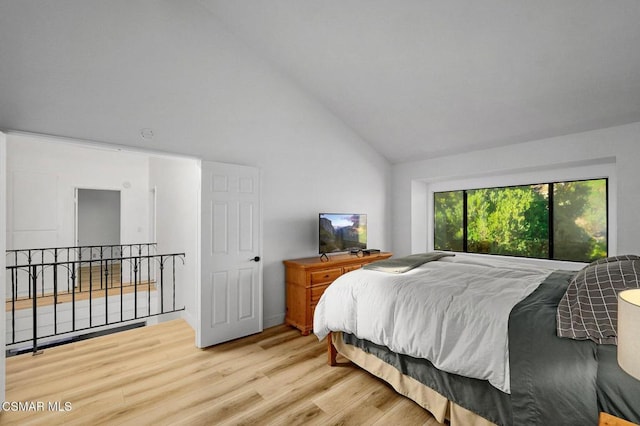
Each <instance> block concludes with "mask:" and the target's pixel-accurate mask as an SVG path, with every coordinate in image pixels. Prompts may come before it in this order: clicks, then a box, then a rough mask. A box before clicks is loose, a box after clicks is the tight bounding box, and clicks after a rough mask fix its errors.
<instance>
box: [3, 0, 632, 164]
mask: <svg viewBox="0 0 640 426" xmlns="http://www.w3.org/2000/svg"><path fill="white" fill-rule="evenodd" d="M116 5H117V7H116ZM160 8H162V13H157V14H156V13H152V12H154V11H155V10H157V9H160ZM0 12H2V14H4V17H2V16H0V24H2V25H0V26H1V27H4V30H2V29H1V28H0V35H1V36H2V37H1V38H0V53H2V55H4V57H2V58H0V71H1V73H0V74H4V77H3V76H2V75H0V126H3V125H4V126H9V127H16V128H18V129H21V127H24V126H26V127H31V128H27V129H24V130H33V131H40V130H43V131H50V132H52V133H55V132H56V129H58V128H62V126H70V125H73V126H81V124H79V123H78V119H79V118H80V119H82V120H84V121H86V129H82V128H81V127H77V128H78V129H79V131H78V133H79V134H78V135H69V136H86V137H96V138H98V139H100V133H99V131H103V132H111V133H110V134H111V135H112V137H113V138H114V139H115V141H116V142H117V141H118V140H120V139H122V138H124V135H123V136H122V138H119V136H118V134H117V133H114V132H116V130H114V129H115V128H116V127H125V125H130V126H131V127H135V126H138V128H139V127H145V126H146V124H145V123H147V122H149V121H153V120H151V118H153V119H155V120H156V121H158V122H162V121H163V120H164V121H165V122H166V120H170V119H181V120H182V123H183V124H186V126H184V127H183V128H184V129H185V130H183V131H184V132H188V131H189V130H188V129H189V126H192V127H197V126H199V124H198V123H197V119H198V117H197V113H198V111H199V110H201V109H202V105H205V102H208V101H206V100H205V98H206V97H207V96H208V95H211V98H213V97H215V95H219V92H220V91H224V90H225V88H224V87H222V86H221V87H216V88H215V90H214V89H212V88H209V89H207V87H203V85H202V84H201V82H202V81H204V80H205V79H207V78H216V75H214V73H213V72H212V70H216V69H218V70H219V68H216V66H217V64H215V63H214V59H211V58H208V57H207V56H206V55H203V52H206V51H207V44H209V43H212V44H213V42H214V38H220V37H223V36H224V37H227V36H229V37H231V38H233V39H234V40H236V42H237V43H239V44H240V45H241V46H243V48H244V49H247V50H248V51H251V52H253V54H254V55H255V56H256V57H259V58H260V60H261V61H264V62H266V63H268V64H270V66H271V67H273V68H274V69H275V70H277V71H278V72H279V73H281V74H282V75H284V76H285V78H286V79H287V80H288V81H290V82H292V84H294V85H295V86H296V87H297V88H299V89H300V91H302V92H305V93H307V94H308V95H309V96H311V97H312V98H314V99H315V100H317V101H318V102H319V103H321V104H322V105H323V106H324V108H325V109H326V110H327V111H329V112H330V113H331V114H333V115H334V116H335V117H336V118H337V119H338V120H340V121H341V122H342V123H344V124H345V125H346V126H347V127H348V128H350V129H352V130H353V131H354V132H355V133H356V134H357V135H359V136H360V137H361V138H362V139H363V140H364V141H366V142H368V143H369V144H371V145H372V146H373V147H374V148H375V149H376V150H377V151H378V152H380V153H381V154H382V155H384V156H385V157H386V158H387V159H388V160H389V161H391V162H394V163H397V162H404V161H408V160H413V159H422V158H429V157H437V156H442V155H447V154H453V153H459V152H466V151H470V150H477V149H483V148H488V147H495V146H503V145H508V144H515V143H521V142H526V141H531V140H537V139H542V138H546V137H552V136H558V135H564V134H570V133H576V132H581V131H588V130H593V129H598V128H605V127H610V126H615V125H621V124H626V123H631V122H637V121H640V47H639V46H640V1H638V0H608V1H605V0H482V1H477V0H446V1H444V0H441V1H436V0H322V1H318V0H242V1H236V0H190V1H187V0H179V1H178V0H163V1H149V0H136V1H113V2H109V3H101V2H95V3H88V2H85V1H73V0H61V1H58V2H55V3H53V2H46V1H42V0H40V1H34V0H30V1H27V0H24V1H22V0H21V1H20V2H15V1H11V0H0ZM172 17H175V18H172ZM16 19H18V20H16ZM20 19H23V20H28V21H29V22H21V21H20ZM191 21H194V22H193V23H192V24H190V22H191ZM195 21H197V22H195ZM207 25H208V26H210V27H211V28H224V34H223V35H221V33H220V32H219V30H217V31H211V32H208V31H207V30H206V29H205V30H203V29H202V28H206V26H207ZM25 27H26V29H25ZM165 28H166V29H167V31H171V33H166V34H163V31H164V30H163V29H165ZM191 28H198V31H193V32H191ZM176 34H183V36H180V38H181V40H178V41H176ZM23 45H24V46H25V48H22V47H21V46H23ZM93 46H97V48H96V49H99V50H95V51H94V50H92V49H93ZM185 47H186V48H185ZM217 54H218V55H223V56H225V58H226V59H227V60H235V59H234V57H233V54H232V53H230V52H227V51H225V50H224V49H220V48H218V51H217ZM217 60H220V58H217ZM196 61H201V62H202V63H203V64H204V65H201V66H199V67H198V66H196V65H195V63H196ZM3 62H4V64H3ZM16 62H20V64H21V65H20V67H14V66H13V65H11V64H10V63H16ZM176 64H178V65H176ZM133 67H135V68H136V69H134V70H132V68H133ZM39 70H40V71H42V73H40V74H39V73H38V71H39ZM245 72H246V73H247V75H246V78H247V79H248V80H250V78H251V76H250V71H249V70H247V71H245ZM221 73H222V71H220V72H219V73H218V74H219V75H220V74H221ZM228 74H229V73H228V72H227V75H225V78H238V77H234V76H230V75H228ZM171 79H173V80H171ZM111 80H113V81H116V80H117V81H118V82H119V83H118V85H117V86H116V85H115V84H113V82H111V83H109V82H110V81H111ZM163 81H165V82H170V84H164V85H163V84H162V82H163ZM109 84H111V85H109ZM221 84H222V83H221ZM75 90H81V91H82V93H83V98H82V99H79V98H77V97H73V91H75ZM207 90H208V91H209V92H211V93H208V92H207ZM114 91H118V93H113V92H114ZM214 92H215V93H214ZM43 96H44V98H43ZM92 96H95V97H99V100H98V101H96V100H92V99H91V98H92ZM162 99H173V100H175V101H176V102H180V101H182V102H183V109H182V110H178V109H176V110H171V109H170V108H171V105H169V104H168V103H166V102H165V103H161V102H158V100H162ZM57 101H60V103H56V102H57ZM92 102H94V103H92ZM9 103H12V104H11V105H9ZM198 103H201V104H198ZM145 105H147V106H153V108H148V107H145ZM158 105H160V106H158ZM206 105H207V107H208V108H219V106H218V105H215V104H213V103H211V102H209V103H208V104H206ZM118 106H122V108H121V109H118ZM127 106H129V109H127ZM237 107H238V108H239V107H240V106H237ZM61 108H62V111H63V112H64V115H62V114H60V116H57V115H56V114H57V113H58V112H59V111H61ZM185 108H186V109H185ZM189 108H193V109H189ZM27 110H28V111H29V114H30V117H31V119H32V120H39V121H38V122H39V123H47V120H50V123H51V125H49V126H46V125H43V126H42V129H40V128H38V127H37V126H29V123H30V122H29V121H28V120H25V119H24V117H25V112H26V111H27ZM152 110H153V113H154V114H155V116H154V117H150V116H145V113H146V112H148V111H152ZM107 113H108V114H115V115H113V117H112V118H113V120H112V121H110V122H106V121H104V120H103V121H100V120H102V117H104V116H105V114H107ZM222 113H223V112H222V111H221V114H222ZM228 114H229V116H231V115H232V114H231V113H228ZM214 115H215V114H214ZM65 120H68V122H65ZM74 120H76V121H74ZM145 120H147V121H145ZM56 126H59V127H56ZM100 126H103V127H104V128H103V129H100ZM80 130H86V131H80ZM91 132H95V133H91ZM171 136H172V137H174V138H175V136H176V135H171Z"/></svg>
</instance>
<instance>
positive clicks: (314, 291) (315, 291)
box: [311, 284, 329, 304]
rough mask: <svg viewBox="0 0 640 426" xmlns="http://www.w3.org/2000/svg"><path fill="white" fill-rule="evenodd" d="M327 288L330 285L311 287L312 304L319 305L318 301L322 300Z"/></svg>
mask: <svg viewBox="0 0 640 426" xmlns="http://www.w3.org/2000/svg"><path fill="white" fill-rule="evenodd" d="M327 287H329V284H327V285H319V286H316V287H311V303H312V304H316V303H318V300H320V296H322V293H324V291H325V290H326V289H327Z"/></svg>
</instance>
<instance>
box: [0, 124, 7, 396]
mask: <svg viewBox="0 0 640 426" xmlns="http://www.w3.org/2000/svg"><path fill="white" fill-rule="evenodd" d="M6 172H7V141H6V136H5V134H4V133H2V132H0V254H3V255H2V256H0V271H2V273H0V306H5V296H4V289H5V288H6V285H7V283H6V274H5V273H4V270H5V267H6V264H5V263H6V260H5V256H4V252H5V250H6V249H7V244H6V243H7V240H6V238H7V233H6V224H7V221H6V211H7V209H6V208H5V207H6V202H7V199H6V194H7V179H6ZM4 333H5V323H4V321H0V348H4V347H5V334H4ZM5 367H6V366H5V351H4V350H0V401H4V400H5V384H6V383H5V382H6V381H5V375H6V373H5Z"/></svg>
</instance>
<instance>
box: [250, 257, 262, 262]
mask: <svg viewBox="0 0 640 426" xmlns="http://www.w3.org/2000/svg"><path fill="white" fill-rule="evenodd" d="M249 261H251V262H260V256H256V257H252V258H251V259H249Z"/></svg>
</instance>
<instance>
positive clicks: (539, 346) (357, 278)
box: [314, 253, 640, 426]
mask: <svg viewBox="0 0 640 426" xmlns="http://www.w3.org/2000/svg"><path fill="white" fill-rule="evenodd" d="M615 262H632V263H631V265H632V266H633V267H634V268H635V267H638V268H637V269H638V270H639V271H640V258H639V259H635V258H624V259H623V258H621V257H616V258H610V259H608V260H607V261H606V262H605V261H604V260H603V261H602V262H600V263H598V265H588V266H587V267H585V268H584V269H583V270H581V271H579V272H576V271H561V270H551V269H543V268H539V267H533V266H530V265H526V264H517V263H513V262H508V261H504V260H493V259H488V258H487V259H482V260H477V259H474V258H472V257H467V256H453V255H450V254H448V253H427V254H419V255H413V256H410V257H407V258H401V259H389V261H381V262H379V263H378V264H377V265H376V263H374V264H371V266H369V267H368V268H366V269H361V270H357V271H353V272H350V273H348V274H345V275H343V276H342V277H340V278H339V279H338V280H336V281H335V282H334V283H333V284H331V285H330V286H329V288H327V290H326V291H325V293H324V294H323V296H322V298H321V299H320V301H319V303H318V305H317V307H316V310H315V314H314V333H315V334H316V335H317V336H318V338H319V339H320V340H322V339H324V338H327V339H328V348H329V363H330V364H335V358H336V354H337V353H340V354H341V355H343V356H345V357H346V358H347V359H349V360H350V361H352V362H353V363H355V364H357V365H358V366H360V367H361V368H363V369H365V370H367V371H369V372H371V373H372V374H374V375H376V376H378V377H380V378H382V379H383V380H385V381H387V382H388V383H389V384H391V385H392V386H393V387H394V388H395V389H396V390H397V391H398V392H399V393H401V394H403V395H405V396H407V397H409V398H411V399H413V400H414V401H416V402H417V403H418V404H419V405H421V406H422V407H424V408H425V409H427V410H429V411H430V412H431V413H432V414H433V415H434V417H435V418H436V420H438V421H440V422H444V421H445V419H446V420H448V421H449V422H450V424H451V425H452V426H458V425H491V424H497V425H535V424H539V425H549V424H554V425H590V424H593V425H595V424H597V423H598V415H599V413H600V412H607V413H610V414H612V415H614V416H617V417H619V418H622V419H626V420H629V421H632V422H635V423H640V381H638V380H636V379H634V378H632V377H631V376H629V375H627V374H626V373H625V372H623V371H622V370H621V369H620V367H619V366H618V364H617V361H616V346H615V345H613V344H598V343H597V342H596V340H598V339H594V338H591V337H590V336H588V335H587V336H586V337H585V336H584V335H581V336H572V338H567V337H566V336H560V337H559V336H558V334H561V331H560V330H559V327H560V325H561V323H562V321H564V323H566V322H567V321H574V322H576V321H577V322H580V319H578V320H576V318H575V315H576V312H577V311H575V309H574V307H575V303H574V301H573V300H572V299H571V298H570V299H567V294H568V293H569V295H570V296H571V295H573V297H574V298H575V299H576V300H582V299H581V297H583V296H584V291H586V290H585V288H584V287H585V286H586V284H585V283H586V281H588V280H583V281H585V282H582V281H580V280H577V279H576V278H577V277H583V278H584V276H585V274H586V275H587V276H590V275H589V273H591V271H592V270H593V269H594V268H595V269H596V270H597V271H598V274H599V276H600V277H601V276H602V274H603V272H602V271H603V270H605V268H606V271H605V272H606V274H605V275H607V276H609V277H610V276H612V273H611V272H610V270H609V269H610V268H611V269H612V267H613V266H614V265H615V266H617V265H618V264H617V263H615ZM603 265H604V266H603ZM625 265H626V263H625ZM585 271H587V272H585ZM623 275H624V274H623ZM623 278H625V279H623V280H622V282H616V283H615V285H616V286H619V287H620V286H622V287H629V286H631V287H633V286H638V285H639V284H638V279H637V276H636V277H635V281H634V279H633V277H632V276H631V275H629V274H626V275H624V277H623ZM600 281H602V280H600ZM598 285H599V286H601V285H602V283H599V284H598ZM581 286H582V287H581ZM588 289H589V288H587V290H588ZM568 290H569V291H568ZM600 293H602V291H600ZM600 293H599V294H600ZM559 305H560V306H561V309H558V307H559ZM579 305H580V304H579ZM567 312H568V314H567ZM567 315H568V316H567ZM572 315H573V317H572ZM560 317H561V319H562V321H560V320H559V319H558V318H560ZM609 320H610V318H609ZM569 328H571V329H573V327H569ZM614 332H615V330H614ZM572 333H574V334H575V330H574V331H572ZM587 334H588V332H587ZM608 337H610V336H608Z"/></svg>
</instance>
